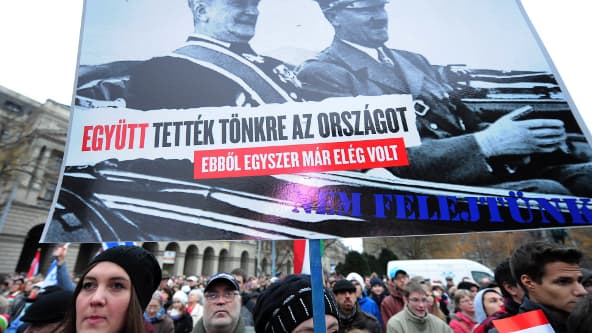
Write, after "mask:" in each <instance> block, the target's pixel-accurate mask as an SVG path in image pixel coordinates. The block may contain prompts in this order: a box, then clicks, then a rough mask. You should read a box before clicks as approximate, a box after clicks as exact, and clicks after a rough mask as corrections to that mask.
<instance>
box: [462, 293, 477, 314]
mask: <svg viewBox="0 0 592 333" xmlns="http://www.w3.org/2000/svg"><path fill="white" fill-rule="evenodd" d="M459 303H460V304H459V305H458V308H459V309H460V311H462V312H465V313H471V314H472V313H475V305H474V304H473V298H472V297H469V296H465V297H462V298H461V299H460V302H459Z"/></svg>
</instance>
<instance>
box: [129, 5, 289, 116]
mask: <svg viewBox="0 0 592 333" xmlns="http://www.w3.org/2000/svg"><path fill="white" fill-rule="evenodd" d="M188 4H189V8H190V9H191V11H192V13H193V22H194V29H195V30H194V33H193V34H191V35H190V36H189V37H188V39H187V42H186V44H185V45H183V46H182V47H180V48H178V49H176V50H175V51H173V52H172V53H171V54H170V55H168V56H165V57H157V58H153V59H150V60H148V61H146V62H144V63H142V64H140V65H138V66H137V67H136V68H135V69H134V70H133V72H132V73H131V76H130V80H129V85H128V94H127V96H126V98H125V99H126V106H127V107H129V108H134V109H140V110H150V109H161V108H191V107H207V106H257V105H261V104H265V103H283V102H288V101H298V100H300V97H299V95H298V87H299V83H298V80H297V79H296V76H295V74H294V73H293V72H292V71H291V69H290V68H288V66H287V65H285V64H284V63H282V62H281V61H279V60H277V59H273V58H270V57H265V56H261V55H259V54H257V53H256V52H255V51H254V50H253V49H252V48H251V46H250V45H249V41H250V40H251V39H252V38H253V36H254V34H255V25H256V23H257V18H258V15H259V10H258V5H259V0H241V1H238V0H188Z"/></svg>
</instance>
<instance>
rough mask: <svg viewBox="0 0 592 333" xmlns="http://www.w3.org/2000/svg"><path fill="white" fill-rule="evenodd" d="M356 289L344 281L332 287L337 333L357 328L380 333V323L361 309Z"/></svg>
mask: <svg viewBox="0 0 592 333" xmlns="http://www.w3.org/2000/svg"><path fill="white" fill-rule="evenodd" d="M357 289H358V286H355V285H354V284H353V283H352V282H351V281H349V280H346V279H339V280H337V281H336V282H335V285H334V286H333V294H334V295H335V301H336V302H337V306H338V307H339V323H340V325H339V332H347V331H349V330H350V329H354V328H357V329H360V330H367V331H368V332H370V333H380V332H381V331H382V330H381V324H380V322H379V321H378V320H377V319H376V317H374V316H372V315H370V314H368V313H366V312H364V311H363V310H362V309H361V307H360V304H359V303H358V300H359V298H358V297H357Z"/></svg>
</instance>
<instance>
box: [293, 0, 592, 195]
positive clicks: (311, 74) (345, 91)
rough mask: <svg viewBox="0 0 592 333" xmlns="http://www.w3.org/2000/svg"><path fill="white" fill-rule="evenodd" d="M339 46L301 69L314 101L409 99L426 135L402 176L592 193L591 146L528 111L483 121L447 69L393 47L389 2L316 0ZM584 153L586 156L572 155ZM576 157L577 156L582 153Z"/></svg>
mask: <svg viewBox="0 0 592 333" xmlns="http://www.w3.org/2000/svg"><path fill="white" fill-rule="evenodd" d="M316 1H317V2H318V3H319V6H320V8H321V10H322V11H323V14H324V15H325V17H326V18H327V20H328V21H329V22H330V23H331V25H332V26H333V28H334V29H335V37H334V40H333V43H332V44H331V45H330V46H329V47H328V48H327V49H325V50H324V51H322V52H321V53H320V54H319V55H318V56H317V57H316V58H315V59H311V60H308V61H306V62H305V63H304V64H302V65H301V66H300V68H299V69H298V79H299V80H300V81H301V82H302V84H303V89H304V90H305V91H311V92H314V93H316V95H317V96H316V99H318V100H321V99H324V98H327V97H338V96H364V95H366V96H370V95H390V94H411V95H412V96H413V98H414V108H415V113H416V115H417V120H416V125H417V128H418V131H419V134H420V136H421V138H422V143H421V145H420V146H417V147H410V148H408V149H407V152H408V158H409V166H406V167H396V168H391V169H390V171H391V172H392V173H393V174H395V175H396V176H399V177H404V178H411V179H420V180H427V181H434V182H445V183H455V184H462V185H474V186H492V187H499V188H507V189H512V190H523V191H532V192H541V193H554V194H564V195H570V194H573V195H578V196H586V197H590V196H592V189H591V187H590V186H589V184H591V183H592V163H590V162H589V161H590V156H592V154H590V147H589V145H588V144H585V145H583V146H580V145H575V144H574V145H571V144H572V143H571V142H569V141H568V140H567V134H566V131H565V127H564V123H563V122H562V121H561V120H558V119H529V120H522V117H524V116H525V115H526V114H527V113H529V112H530V110H531V109H532V108H530V109H528V110H527V109H526V108H525V109H524V110H522V111H520V112H521V113H520V114H515V113H510V114H508V115H505V116H503V117H501V118H500V119H498V120H497V121H495V122H494V123H492V124H491V125H489V124H487V123H485V122H484V121H482V120H481V119H480V117H479V116H478V115H477V114H476V113H475V112H473V111H471V110H470V109H469V108H468V107H467V106H466V104H464V103H463V102H462V101H461V99H460V98H461V97H462V96H458V94H456V92H455V91H454V89H453V87H452V86H451V85H450V84H449V83H448V81H447V79H446V78H445V75H443V74H442V68H438V67H436V66H433V65H432V64H430V63H429V62H428V60H427V59H426V58H425V57H424V56H422V55H420V54H418V53H413V52H409V51H403V50H396V49H390V48H388V47H386V46H385V43H386V42H387V41H388V40H389V35H388V15H387V11H386V8H385V5H386V4H387V3H388V1H387V0H316ZM576 148H578V149H582V152H585V153H583V154H580V153H575V152H574V150H576ZM576 155H577V156H576Z"/></svg>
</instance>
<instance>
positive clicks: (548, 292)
mask: <svg viewBox="0 0 592 333" xmlns="http://www.w3.org/2000/svg"><path fill="white" fill-rule="evenodd" d="M581 258H582V252H580V251H579V250H578V249H575V248H569V247H563V246H560V245H557V244H554V243H549V242H543V241H538V242H532V243H527V244H524V245H522V246H520V247H519V248H517V249H516V250H515V251H514V253H513V254H512V257H511V258H510V268H511V269H512V275H513V276H514V278H516V281H518V284H519V285H520V287H522V289H523V290H524V292H525V293H526V295H525V296H524V298H523V299H522V304H521V305H520V309H519V313H524V312H528V311H534V310H539V309H540V310H542V311H543V313H544V314H545V316H546V317H547V319H548V321H549V323H550V324H551V326H552V327H553V330H554V331H555V332H557V333H563V332H567V328H566V321H567V318H568V317H569V314H570V313H571V312H572V311H573V310H574V308H575V306H576V304H577V302H578V301H579V300H581V299H582V298H583V297H584V296H585V295H587V293H588V292H587V291H586V289H584V286H582V283H581V281H582V272H581V271H580V260H581Z"/></svg>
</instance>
